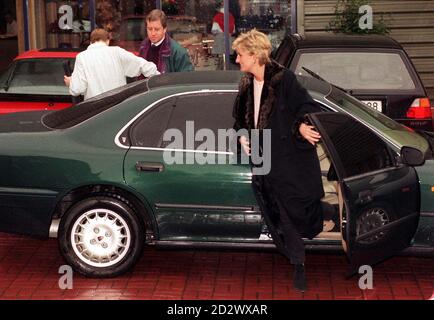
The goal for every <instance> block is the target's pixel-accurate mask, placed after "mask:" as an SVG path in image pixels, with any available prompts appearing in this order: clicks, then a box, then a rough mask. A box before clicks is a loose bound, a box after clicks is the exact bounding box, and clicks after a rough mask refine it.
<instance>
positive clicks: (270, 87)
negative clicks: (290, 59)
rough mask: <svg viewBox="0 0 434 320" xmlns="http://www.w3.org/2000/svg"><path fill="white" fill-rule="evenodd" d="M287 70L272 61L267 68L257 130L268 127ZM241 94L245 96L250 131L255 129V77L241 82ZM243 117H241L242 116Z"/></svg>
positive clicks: (246, 77) (244, 77)
mask: <svg viewBox="0 0 434 320" xmlns="http://www.w3.org/2000/svg"><path fill="white" fill-rule="evenodd" d="M285 70H286V68H285V67H283V66H282V65H280V64H278V63H277V62H276V61H272V62H271V63H268V64H267V65H266V66H265V74H264V87H263V89H262V95H261V108H260V111H259V118H258V124H257V129H265V128H266V127H267V126H268V120H269V118H270V115H271V112H272V111H273V104H274V101H275V98H276V93H277V90H278V89H279V85H280V83H281V81H282V78H283V74H284V72H285ZM239 92H240V93H239V94H240V95H242V96H244V97H243V98H244V99H241V101H245V104H246V105H245V108H241V110H245V115H244V116H245V118H244V121H245V124H246V127H247V128H248V129H254V127H255V126H254V101H253V75H252V74H250V73H249V74H246V75H245V76H243V77H242V79H241V81H240V88H239ZM240 116H241V115H240Z"/></svg>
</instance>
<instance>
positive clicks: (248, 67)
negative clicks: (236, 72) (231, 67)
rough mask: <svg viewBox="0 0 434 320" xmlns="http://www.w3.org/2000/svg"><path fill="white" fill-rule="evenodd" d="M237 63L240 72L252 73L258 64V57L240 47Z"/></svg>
mask: <svg viewBox="0 0 434 320" xmlns="http://www.w3.org/2000/svg"><path fill="white" fill-rule="evenodd" d="M236 51H237V60H236V63H238V64H239V65H240V70H241V71H243V72H251V71H252V69H253V66H254V65H255V62H256V56H255V55H252V54H250V53H249V52H248V51H247V50H245V49H244V48H243V47H239V48H238V49H237V50H236Z"/></svg>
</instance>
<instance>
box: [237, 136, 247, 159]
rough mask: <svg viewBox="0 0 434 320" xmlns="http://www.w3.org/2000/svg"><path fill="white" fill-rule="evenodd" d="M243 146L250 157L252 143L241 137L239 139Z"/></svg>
mask: <svg viewBox="0 0 434 320" xmlns="http://www.w3.org/2000/svg"><path fill="white" fill-rule="evenodd" d="M239 141H240V143H241V146H242V147H243V150H244V152H245V153H246V154H247V155H249V156H250V143H249V140H248V139H247V138H246V137H245V136H241V137H240V139H239Z"/></svg>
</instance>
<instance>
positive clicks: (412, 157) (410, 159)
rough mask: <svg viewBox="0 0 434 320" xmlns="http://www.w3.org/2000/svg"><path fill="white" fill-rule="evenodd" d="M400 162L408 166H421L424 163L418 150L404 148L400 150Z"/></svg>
mask: <svg viewBox="0 0 434 320" xmlns="http://www.w3.org/2000/svg"><path fill="white" fill-rule="evenodd" d="M401 161H402V163H404V164H408V165H410V166H421V165H423V164H424V162H425V157H424V154H423V153H422V151H420V150H419V149H416V148H412V147H407V146H404V147H402V148H401Z"/></svg>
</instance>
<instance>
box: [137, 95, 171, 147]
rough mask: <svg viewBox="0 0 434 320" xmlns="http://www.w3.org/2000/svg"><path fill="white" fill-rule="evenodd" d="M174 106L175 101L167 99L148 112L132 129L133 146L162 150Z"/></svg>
mask: <svg viewBox="0 0 434 320" xmlns="http://www.w3.org/2000/svg"><path fill="white" fill-rule="evenodd" d="M174 106H175V99H174V98H173V99H167V100H164V101H163V102H162V103H160V104H157V105H155V106H153V107H152V108H151V109H150V110H148V111H146V112H145V113H144V114H143V116H142V117H141V118H140V119H139V120H138V121H136V122H135V123H134V124H133V125H132V127H131V135H130V136H131V145H132V146H134V147H151V148H160V147H161V142H162V139H163V133H164V130H165V129H166V127H167V124H168V121H169V119H170V116H171V114H172V112H173V110H172V109H173V108H174Z"/></svg>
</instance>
